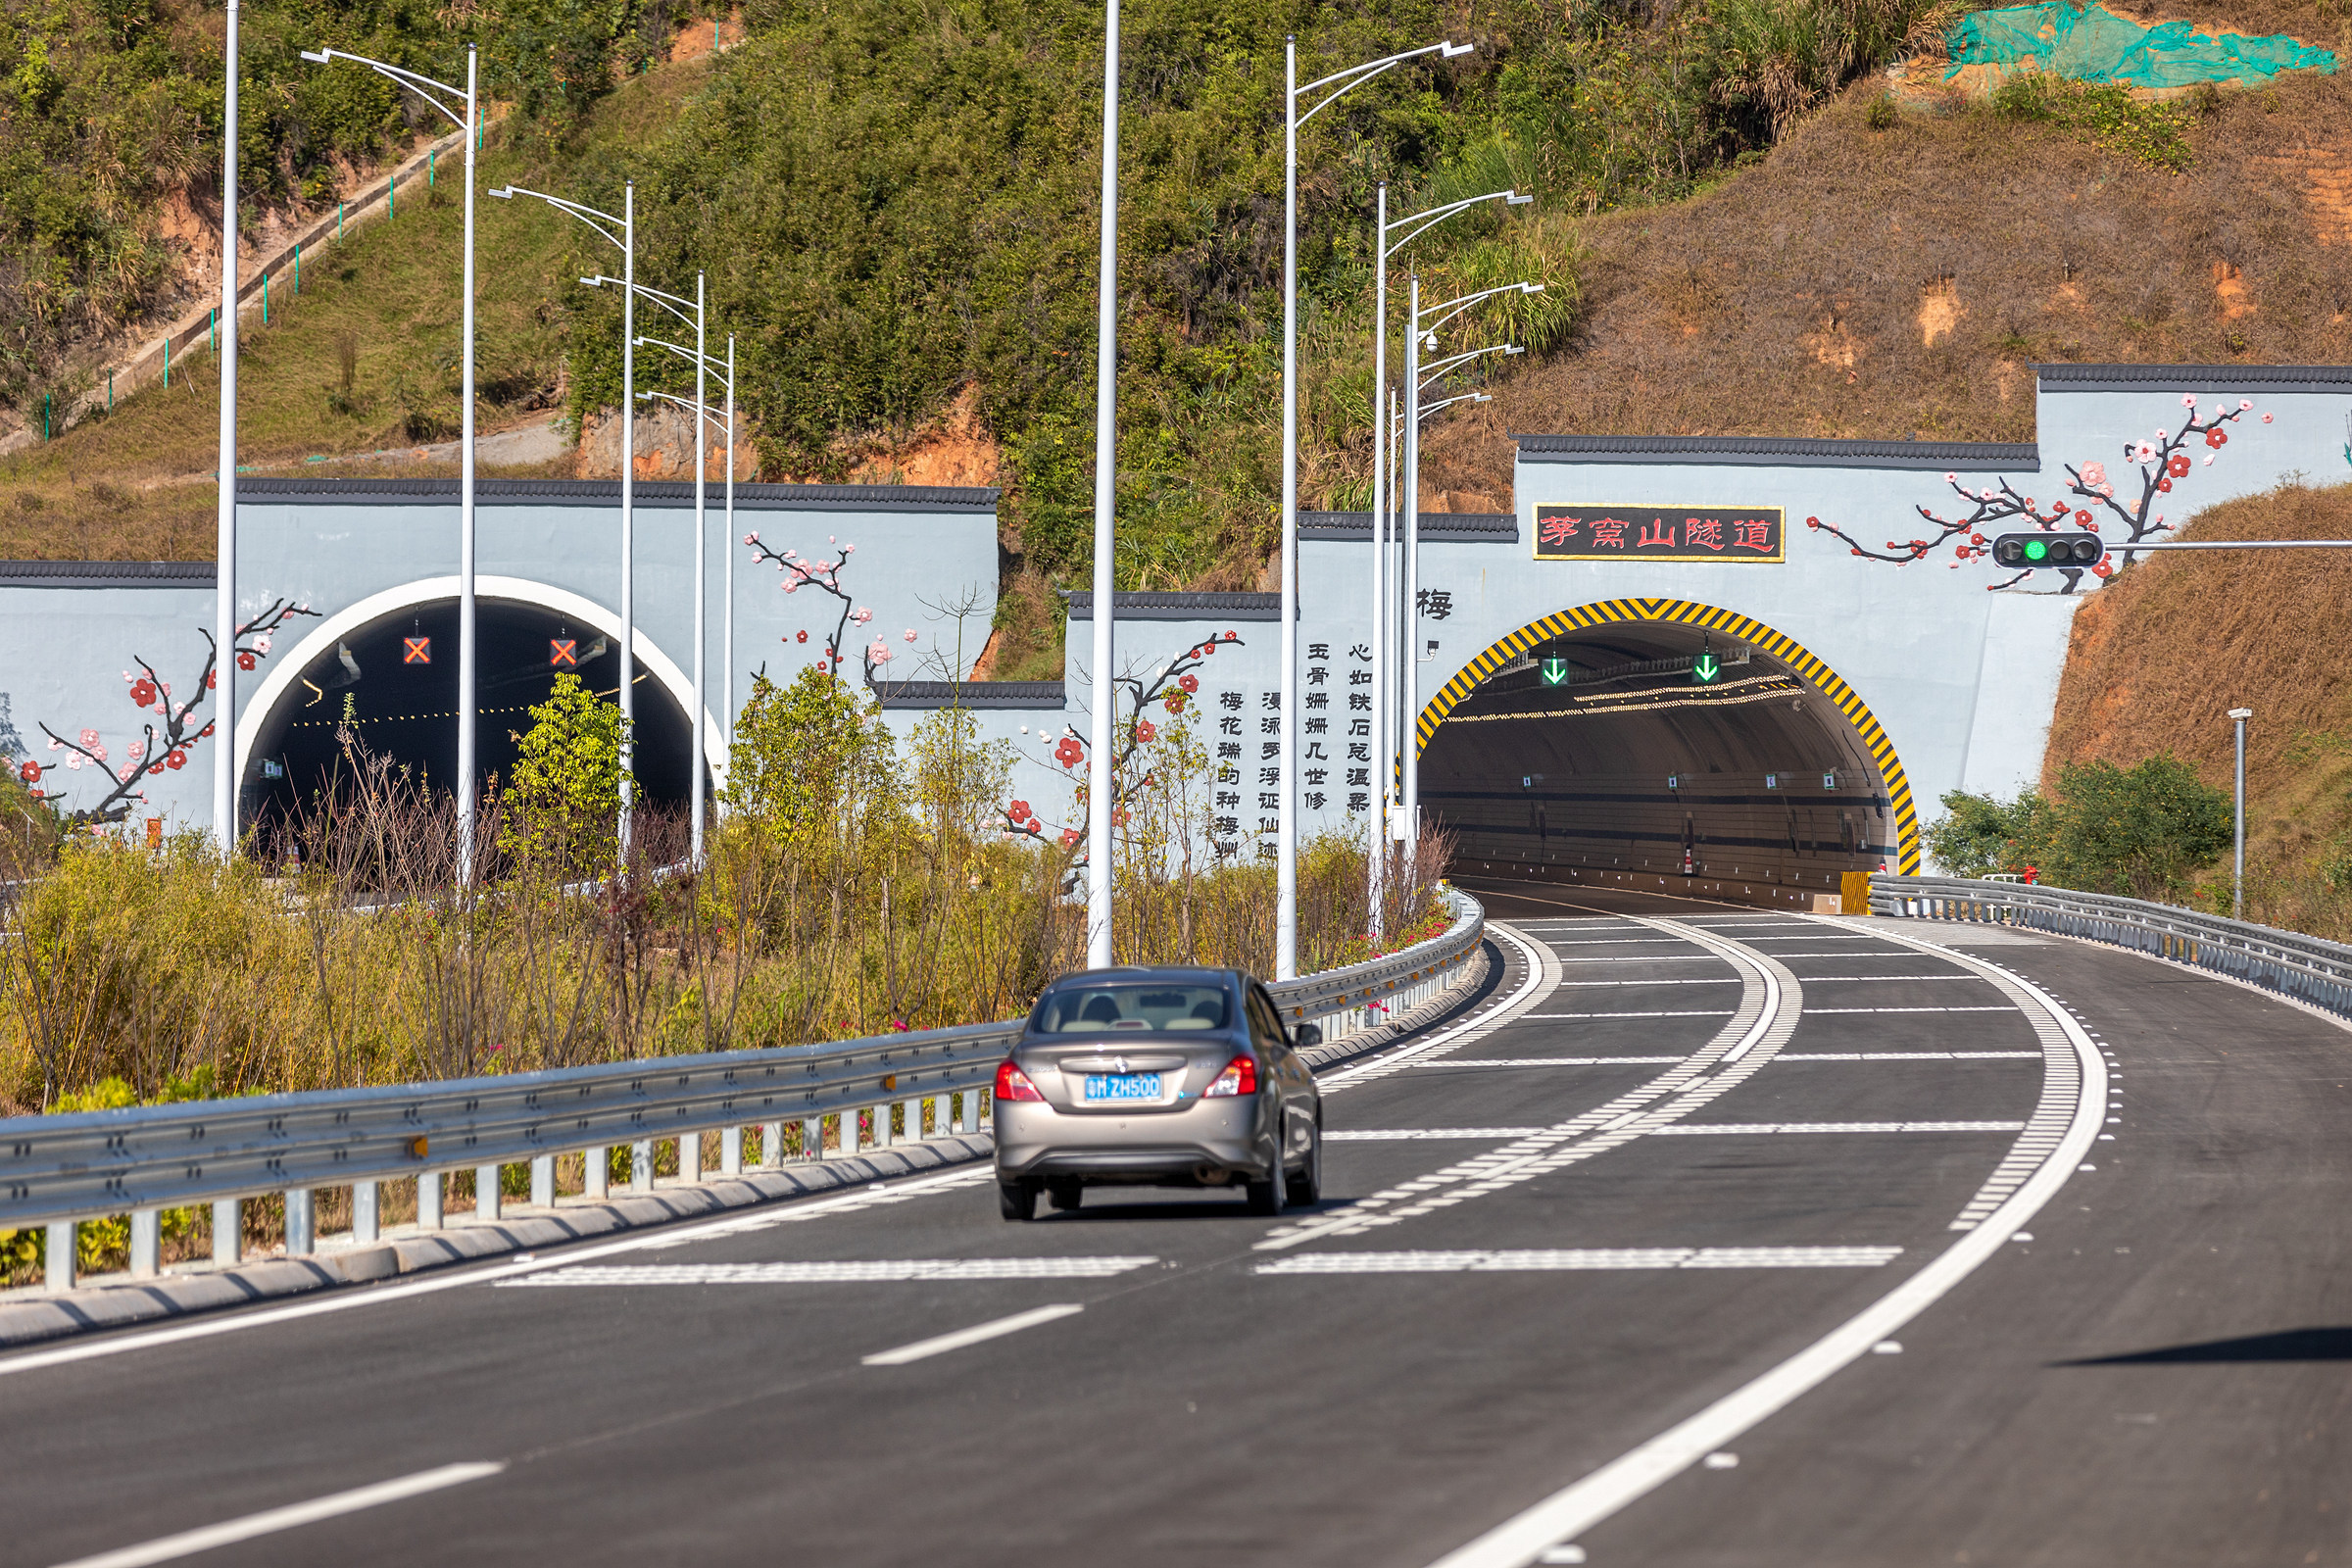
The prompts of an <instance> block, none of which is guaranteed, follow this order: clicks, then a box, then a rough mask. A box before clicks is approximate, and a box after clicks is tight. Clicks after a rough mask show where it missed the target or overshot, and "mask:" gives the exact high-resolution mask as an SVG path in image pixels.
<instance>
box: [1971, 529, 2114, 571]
mask: <svg viewBox="0 0 2352 1568" xmlns="http://www.w3.org/2000/svg"><path fill="white" fill-rule="evenodd" d="M1991 554H1992V559H1993V563H1994V564H1996V565H2002V566H2018V567H2024V568H2025V569H2027V570H2032V569H2033V568H2034V567H2036V566H2091V565H2096V564H2098V563H2099V560H2100V558H2102V557H2103V556H2105V555H2106V554H2107V542H2106V541H2105V540H2104V539H2101V538H2100V537H2099V536H2098V535H2097V534H2095V533H2005V534H2002V535H2001V536H2000V537H1999V538H1998V539H1995V540H1994V541H1993V542H1992V551H1991Z"/></svg>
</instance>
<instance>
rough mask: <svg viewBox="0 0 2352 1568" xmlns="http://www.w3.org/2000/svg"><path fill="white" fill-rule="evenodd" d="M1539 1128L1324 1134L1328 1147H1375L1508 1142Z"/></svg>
mask: <svg viewBox="0 0 2352 1568" xmlns="http://www.w3.org/2000/svg"><path fill="white" fill-rule="evenodd" d="M1543 1130H1544V1129H1543V1128H1541V1127H1379V1128H1373V1129H1371V1130H1369V1131H1357V1132H1345V1133H1330V1132H1327V1133H1325V1134H1324V1135H1323V1141H1324V1142H1325V1143H1327V1144H1375V1143H1388V1142H1393V1141H1418V1140H1420V1139H1425V1138H1492V1139H1495V1140H1499V1141H1504V1142H1507V1141H1508V1140H1510V1139H1513V1138H1526V1137H1529V1136H1530V1135H1532V1134H1535V1133H1540V1132H1542V1131H1543Z"/></svg>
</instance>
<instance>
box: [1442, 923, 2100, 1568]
mask: <svg viewBox="0 0 2352 1568" xmlns="http://www.w3.org/2000/svg"><path fill="white" fill-rule="evenodd" d="M1952 957H1953V959H1954V961H1956V962H1959V963H1963V964H1966V965H1968V966H1969V967H1970V968H1971V969H1973V970H1976V971H1977V972H1978V973H1980V974H1981V975H1983V976H1984V978H1985V979H1987V980H1991V981H1993V982H1994V983H1995V984H1996V985H1999V986H2000V987H2001V989H2002V990H2003V991H2005V992H2007V993H2008V994H2009V995H2011V996H2013V997H2018V998H2020V999H2021V1000H2030V1001H2031V1002H2032V1003H2033V1004H2034V1005H2035V1006H2036V1007H2037V1008H2038V1009H2040V1010H2041V1011H2042V1012H2043V1013H2045V1014H2046V1015H2047V1016H2048V1018H2049V1019H2050V1020H2051V1022H2052V1023H2054V1024H2055V1025H2056V1026H2057V1027H2058V1028H2059V1029H2060V1030H2062V1031H2063V1032H2064V1033H2065V1036H2066V1038H2067V1041H2068V1043H2069V1044H2070V1045H2071V1047H2072V1048H2073V1053H2074V1057H2075V1060H2076V1062H2077V1064H2078V1066H2079V1068H2080V1071H2081V1074H2082V1078H2081V1080H2080V1082H2079V1086H2078V1087H2079V1089H2080V1090H2081V1092H2080V1093H2079V1094H2078V1095H2077V1097H2076V1102H2075V1104H2074V1108H2073V1114H2072V1116H2071V1118H2070V1119H2069V1121H2068V1124H2067V1127H2066V1131H2065V1133H2064V1134H2063V1135H2062V1136H2061V1137H2060V1139H2059V1140H2058V1142H2057V1144H2056V1145H2055V1146H2054V1147H2052V1148H2051V1149H2050V1150H2049V1152H2047V1153H2046V1154H2044V1155H2043V1156H2042V1159H2041V1163H2040V1165H2039V1166H2038V1167H2037V1168H2036V1169H2035V1170H2034V1174H2033V1175H2032V1177H2030V1178H2029V1179H2028V1180H2027V1181H2026V1182H2025V1183H2024V1184H2023V1185H2021V1186H2020V1187H2019V1188H2018V1189H2017V1190H2016V1191H2015V1192H2013V1193H2011V1194H2010V1195H2009V1197H2008V1198H2007V1199H2006V1200H2004V1201H2002V1203H2001V1205H2000V1207H1999V1208H1997V1209H1996V1210H1994V1212H1993V1213H1992V1214H1991V1215H1989V1216H1987V1217H1986V1221H1985V1223H1984V1224H1982V1225H1979V1226H1978V1227H1977V1228H1975V1229H1974V1230H1971V1231H1969V1232H1967V1233H1966V1234H1964V1235H1962V1236H1961V1237H1960V1238H1959V1239H1958V1240H1957V1241H1955V1242H1953V1244H1952V1245H1951V1246H1950V1247H1948V1248H1946V1249H1945V1250H1943V1251H1942V1252H1941V1253H1939V1254H1937V1255H1936V1257H1935V1258H1934V1259H1932V1260H1931V1261H1930V1262H1929V1263H1928V1265H1927V1266H1926V1267H1924V1268H1922V1269H1921V1270H1920V1271H1919V1272H1918V1273H1916V1274H1913V1275H1912V1276H1911V1277H1910V1278H1909V1279H1907V1280H1905V1281H1904V1282H1903V1283H1902V1284H1900V1285H1898V1286H1896V1287H1895V1288H1894V1289H1893V1290H1892V1291H1890V1292H1888V1293H1887V1295H1886V1296H1885V1297H1882V1298H1881V1299H1879V1300H1877V1301H1876V1302H1874V1303H1872V1304H1871V1305H1870V1306H1868V1307H1866V1308H1864V1309H1863V1310H1862V1311H1861V1312H1859V1313H1857V1314H1856V1315H1855V1316H1853V1317H1852V1318H1849V1319H1847V1320H1846V1321H1845V1322H1844V1323H1842V1324H1840V1325H1839V1326H1838V1327H1837V1328H1835V1329H1833V1330H1831V1331H1830V1332H1829V1333H1828V1334H1826V1335H1824V1336H1823V1337H1822V1338H1821V1339H1819V1340H1817V1341H1815V1342H1814V1343H1813V1344H1812V1345H1810V1346H1808V1347H1807V1348H1804V1349H1803V1350H1800V1351H1798V1352H1797V1353H1796V1354H1795V1355H1793V1356H1790V1357H1789V1359H1788V1360H1786V1361H1783V1362H1782V1363H1781V1364H1780V1365H1779V1366H1776V1367H1774V1368H1773V1369H1772V1370H1771V1371H1769V1372H1767V1373H1765V1374H1764V1375H1763V1376H1762V1377H1759V1378H1756V1379H1755V1380H1753V1381H1752V1382H1750V1383H1748V1384H1746V1385H1745V1386H1744V1387H1742V1388H1740V1389H1737V1390H1735V1391H1734V1392H1733V1393H1731V1394H1729V1395H1726V1396H1725V1397H1722V1398H1720V1399H1718V1400H1716V1401H1715V1402H1714V1403H1713V1404H1711V1405H1709V1406H1707V1407H1706V1408H1705V1409H1703V1410H1701V1411H1699V1412H1698V1413H1697V1414H1695V1415H1693V1416H1691V1417H1689V1418H1688V1419H1686V1420H1684V1421H1682V1422H1679V1423H1677V1424H1676V1425H1675V1426H1672V1427H1670V1428H1668V1429H1667V1430H1666V1431H1664V1432H1662V1433H1660V1434H1659V1435H1658V1436H1656V1437H1654V1438H1652V1439H1650V1440H1649V1441H1648V1442H1647V1443H1644V1444H1642V1445H1641V1446H1639V1447H1636V1448H1634V1449H1633V1450H1631V1451H1630V1452H1627V1453H1624V1454H1621V1455H1619V1456H1618V1457H1617V1458H1615V1459H1613V1460H1611V1461H1609V1462H1608V1463H1607V1464H1604V1465H1602V1466H1601V1467H1600V1468H1599V1469H1597V1470H1594V1471H1593V1472H1592V1473H1591V1474H1590V1475H1587V1476H1585V1477H1584V1478H1583V1479H1582V1480H1579V1481H1576V1482H1574V1483H1572V1484H1570V1485H1569V1486H1566V1487H1563V1488H1561V1489H1560V1490H1559V1491H1558V1492H1555V1493H1553V1494H1552V1495H1550V1496H1548V1497H1545V1498H1544V1500H1542V1501H1541V1502H1538V1503H1537V1504H1535V1505H1534V1506H1533V1507H1531V1508H1528V1509H1527V1510H1525V1511H1524V1512H1522V1513H1520V1514H1518V1515H1516V1516H1514V1517H1513V1518H1510V1519H1507V1520H1505V1521H1503V1522H1502V1523H1501V1524H1499V1525H1496V1526H1495V1528H1494V1529H1492V1530H1490V1531H1488V1532H1487V1533H1486V1534H1485V1535H1483V1536H1480V1537H1479V1538H1478V1539H1477V1540H1475V1541H1472V1542H1470V1543H1469V1544H1466V1545H1463V1546H1460V1547H1457V1548H1456V1549H1455V1550H1453V1551H1450V1552H1447V1553H1446V1555H1445V1556H1443V1557H1441V1558H1439V1559H1438V1561H1437V1562H1436V1563H1435V1564H1433V1565H1432V1568H1522V1565H1524V1564H1526V1563H1529V1562H1533V1561H1535V1560H1536V1559H1537V1557H1538V1555H1539V1554H1540V1553H1542V1552H1543V1551H1544V1548H1545V1547H1547V1546H1550V1545H1551V1544H1554V1543H1555V1542H1562V1541H1567V1540H1570V1539H1572V1538H1574V1537H1576V1536H1579V1535H1582V1534H1583V1533H1584V1532H1586V1531H1587V1530H1590V1529H1591V1528H1592V1527H1593V1525H1595V1524H1598V1523H1599V1522H1600V1521H1601V1520H1603V1519H1606V1518H1608V1517H1609V1516H1610V1515H1611V1514H1614V1513H1616V1512H1617V1511H1618V1510H1619V1509H1621V1508H1623V1507H1625V1506H1626V1505H1627V1504H1628V1503H1630V1502H1632V1501H1634V1500H1635V1499H1636V1498H1638V1497H1641V1496H1642V1495H1646V1494H1647V1493H1649V1492H1650V1491H1651V1490H1652V1489H1654V1488H1656V1487H1657V1486H1659V1485H1661V1484H1662V1483H1664V1482H1666V1481H1668V1480H1670V1479H1672V1478H1673V1477H1675V1476H1677V1475H1680V1474H1681V1473H1682V1472H1683V1471H1685V1470H1687V1469H1689V1468H1690V1467H1691V1465H1692V1464H1694V1463H1696V1462H1697V1461H1698V1460H1699V1459H1700V1457H1701V1456H1703V1455H1705V1454H1707V1453H1710V1452H1714V1451H1716V1450H1718V1449H1720V1448H1721V1447H1723V1446H1725V1445H1726V1444H1729V1443H1731V1442H1732V1441H1734V1440H1736V1439H1737V1438H1739V1437H1740V1435H1742V1434H1743V1433H1746V1432H1747V1431H1749V1430H1751V1429H1752V1428H1754V1427H1755V1426H1756V1425H1758V1424H1759V1423H1761V1422H1762V1421H1764V1420H1766V1419H1767V1418H1769V1417H1770V1416H1772V1415H1773V1414H1774V1413H1775V1412H1777V1411H1779V1410H1782V1409H1784V1408H1786V1407H1787V1406H1788V1405H1789V1403H1791V1402H1792V1401H1794V1400H1796V1399H1798V1398H1800V1397H1803V1396H1804V1395H1805V1394H1807V1393H1809V1392H1811V1391H1812V1390H1813V1389H1815V1388H1818V1387H1819V1386H1820V1385H1821V1384H1823V1383H1824V1382H1827V1381H1828V1380H1829V1379H1830V1378H1831V1377H1833V1376H1834V1375H1836V1374H1837V1373H1838V1372H1839V1371H1841V1370H1842V1369H1843V1368H1845V1367H1846V1366H1847V1365H1849V1364H1850V1363H1852V1362H1854V1361H1856V1360H1858V1359H1860V1358H1861V1357H1862V1356H1864V1355H1866V1354H1868V1353H1869V1352H1870V1349H1871V1348H1872V1347H1873V1346H1875V1345H1877V1344H1879V1343H1880V1342H1881V1341H1883V1340H1887V1339H1889V1338H1891V1337H1892V1336H1893V1335H1894V1333H1895V1331H1896V1330H1898V1329H1900V1328H1901V1327H1902V1326H1903V1325H1904V1324H1906V1323H1908V1322H1910V1321H1911V1320H1912V1319H1913V1318H1915V1317H1917V1316H1918V1315H1919V1314H1920V1313H1922V1312H1924V1311H1926V1310H1927V1309H1928V1308H1929V1307H1930V1306H1932V1305H1934V1304H1935V1303H1936V1301H1937V1300H1938V1299H1941V1298H1942V1297H1943V1296H1944V1295H1945V1294H1946V1293H1948V1292H1949V1291H1950V1290H1951V1289H1952V1288H1953V1287H1954V1286H1956V1285H1958V1284H1959V1283H1960V1282H1961V1281H1962V1280H1965V1279H1966V1278H1968V1276H1969V1275H1970V1274H1972V1273H1974V1272H1975V1271H1976V1269H1977V1268H1978V1267H1979V1266H1980V1265H1981V1264H1983V1263H1984V1262H1985V1259H1986V1258H1988V1257H1990V1256H1992V1255H1993V1253H1995V1252H1996V1251H1998V1250H2000V1248H2001V1237H2002V1236H2003V1235H2004V1234H2006V1233H2007V1232H2008V1230H2009V1228H2010V1227H2012V1226H2015V1225H2022V1224H2023V1223H2024V1222H2025V1221H2027V1220H2030V1219H2032V1218H2033V1217H2034V1214H2036V1213H2038V1212H2039V1211H2040V1210H2041V1208H2042V1205H2043V1204H2045V1203H2047V1202H2048V1201H2050V1200H2051V1199H2052V1198H2053V1197H2055V1196H2056V1195H2057V1193H2058V1190H2059V1189H2060V1188H2061V1187H2063V1186H2065V1185H2066V1180H2067V1178H2068V1176H2070V1175H2072V1174H2073V1168H2074V1166H2075V1164H2076V1163H2077V1162H2078V1161H2079V1160H2081V1159H2082V1156H2083V1155H2084V1154H2086V1153H2088V1152H2089V1151H2090V1146H2091V1142H2092V1140H2093V1139H2094V1138H2095V1137H2096V1136H2097V1132H2098V1126H2099V1119H2098V1118H2099V1103H2100V1102H2101V1101H2102V1100H2104V1099H2105V1098H2106V1088H2107V1082H2106V1076H2107V1067H2106V1063H2104V1062H2102V1061H2101V1060H2100V1059H2099V1053H2098V1048H2097V1047H2096V1046H2094V1045H2093V1044H2092V1043H2091V1041H2090V1037H2089V1036H2088V1035H2086V1034H2084V1033H2083V1031H2082V1025H2081V1024H2079V1023H2077V1022H2076V1021H2075V1020H2074V1019H2072V1018H2070V1017H2068V1016H2067V1015H2066V1014H2065V1012H2064V1011H2063V1009H2061V1008H2060V1006H2059V1005H2058V1004H2057V1002H2056V1001H2054V1000H2053V999H2052V998H2051V997H2050V996H2049V995H2048V993H2046V992H2044V991H2042V990H2041V989H2040V988H2039V987H2038V986H2035V985H2034V984H2033V983H2032V982H2030V981H2026V980H2022V979H2019V978H2017V977H2016V976H2013V975H2009V974H2008V973H2007V972H2006V971H2003V970H2000V969H1998V968H1996V967H1995V966H1994V965H1992V964H1989V963H1986V962H1985V961H1984V960H1983V959H1980V958H1975V957H1972V956H1968V955H1966V954H1953V955H1952ZM2004 982H2006V983H2004ZM2023 1142H2024V1140H2020V1143H2021V1146H2022V1144H2023Z"/></svg>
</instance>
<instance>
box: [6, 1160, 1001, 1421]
mask: <svg viewBox="0 0 2352 1568" xmlns="http://www.w3.org/2000/svg"><path fill="white" fill-rule="evenodd" d="M989 1168H990V1167H988V1166H987V1165H985V1164H983V1163H981V1162H979V1161H977V1160H974V1161H969V1162H966V1163H965V1164H962V1165H958V1166H956V1167H953V1168H951V1169H949V1170H944V1171H940V1172H938V1173H936V1174H934V1175H929V1176H915V1177H907V1178H898V1177H885V1178H882V1179H881V1180H879V1181H873V1182H867V1183H864V1184H862V1185H860V1186H858V1187H853V1188H851V1189H850V1190H849V1191H848V1192H845V1193H837V1194H834V1195H833V1196H831V1197H829V1198H819V1199H816V1200H814V1201H804V1202H794V1201H790V1200H784V1201H778V1202H774V1203H756V1204H749V1205H746V1206H745V1207H742V1208H737V1209H730V1210H728V1211H727V1212H726V1213H724V1214H720V1215H713V1216H712V1217H711V1218H710V1219H707V1220H702V1221H698V1222H697V1223H695V1224H691V1225H683V1226H674V1227H673V1226H670V1225H653V1226H648V1227H646V1228H644V1229H642V1230H639V1231H636V1232H634V1233H632V1234H630V1235H629V1236H627V1237H625V1238H623V1239H621V1240H618V1241H612V1242H605V1243H601V1244H598V1245H596V1246H593V1247H569V1248H566V1250H564V1251H562V1252H560V1253H551V1254H549V1255H547V1256H544V1257H535V1258H534V1259H533V1260H532V1261H530V1262H528V1263H492V1264H490V1265H489V1266H487V1267H483V1268H466V1267H465V1266H463V1265H452V1266H451V1267H450V1268H449V1270H448V1271H447V1272H436V1273H434V1274H431V1275H428V1276H426V1277H425V1278H423V1279H420V1280H416V1281H413V1282H410V1283H406V1284H400V1285H377V1286H357V1287H352V1288H350V1290H349V1291H348V1293H346V1292H345V1291H333V1292H330V1294H327V1295H325V1296H323V1297H321V1298H319V1299H313V1300H303V1301H295V1302H292V1303H290V1304H288V1305H285V1306H273V1307H265V1308H263V1309H262V1310H260V1311H254V1312H241V1313H238V1314H237V1315H235V1316H233V1317H215V1318H204V1319H199V1320H198V1321H196V1322H194V1323H181V1324H176V1325H174V1326H172V1327H171V1328H163V1329H146V1330H139V1331H134V1332H131V1333H127V1334H123V1335H119V1336H115V1337H111V1338H108V1339H102V1340H91V1341H88V1342H86V1343H79V1344H72V1345H64V1346H60V1347H58V1348H56V1349H53V1350H28V1351H25V1352H24V1353H22V1354H18V1355H13V1356H9V1357H8V1358H6V1359H4V1360H0V1377H7V1376H8V1375H10V1374H11V1373H15V1372H30V1371H34V1370H36V1369H38V1368H41V1367H48V1366H62V1365H64V1364H66V1363H67V1362H71V1361H86V1360H90V1359H92V1358H93V1357H96V1356H102V1355H120V1354H122V1353H123V1352H124V1351H126V1350H143V1349H147V1348H151V1347H154V1346H158V1345H176V1344H178V1343H179V1342H181V1341H183V1340H204V1339H210V1338H212V1337H213V1336H214V1335H216V1334H234V1333H236V1332H238V1331H239V1330H241V1329H253V1328H260V1327H262V1326H263V1325H265V1324H270V1323H284V1322H287V1321H289V1320H291V1319H294V1318H301V1317H312V1316H315V1315H317V1314H319V1313H324V1312H344V1311H349V1310H351V1309H352V1308H354V1307H361V1306H380V1305H382V1304H383V1303H384V1302H386V1301H401V1300H406V1299H409V1298H410V1297H413V1296H428V1295H430V1294H432V1293H433V1292H435V1291H454V1290H459V1289H462V1288H463V1287H466V1286H468V1285H481V1284H495V1283H496V1282H498V1281H500V1280H503V1279H511V1278H513V1277H514V1276H515V1275H517V1274H529V1273H534V1272H536V1271H538V1270H540V1269H550V1268H565V1267H568V1266H570V1265H571V1264H574V1263H586V1262H590V1261H593V1260H594V1259H596V1258H600V1257H611V1256H613V1255H614V1254H615V1253H619V1252H634V1251H638V1250H643V1249H645V1248H648V1247H669V1246H673V1245H675V1244H677V1243H679V1242H692V1241H699V1240H701V1239H702V1238H703V1237H705V1236H710V1235H712V1234H714V1233H716V1232H719V1231H722V1230H724V1229H726V1228H728V1227H731V1226H739V1225H743V1224H744V1223H745V1222H746V1221H748V1220H753V1219H757V1218H760V1217H762V1215H772V1216H776V1217H778V1218H779V1219H781V1218H783V1217H797V1216H800V1215H804V1214H822V1213H826V1212H828V1211H830V1210H832V1209H836V1208H843V1207H847V1206H849V1205H850V1204H852V1203H857V1202H861V1201H865V1200H867V1199H870V1198H872V1197H873V1196H874V1195H875V1193H876V1191H877V1190H887V1191H889V1192H891V1193H909V1192H918V1193H919V1192H923V1191H925V1190H927V1189H929V1188H933V1187H944V1186H948V1185H951V1184H953V1183H956V1182H968V1181H975V1180H978V1179H979V1178H980V1177H982V1176H985V1175H987V1174H988V1173H989ZM423 1234H426V1235H429V1234H430V1233H429V1232H427V1233H423Z"/></svg>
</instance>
